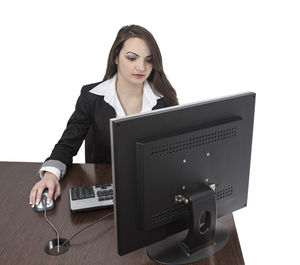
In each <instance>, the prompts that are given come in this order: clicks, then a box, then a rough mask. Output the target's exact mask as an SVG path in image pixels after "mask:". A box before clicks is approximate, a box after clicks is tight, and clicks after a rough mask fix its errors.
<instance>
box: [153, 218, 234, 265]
mask: <svg viewBox="0 0 300 265" xmlns="http://www.w3.org/2000/svg"><path fill="white" fill-rule="evenodd" d="M187 232H188V231H187V230H185V231H182V232H180V233H178V234H175V235H172V236H170V237H168V238H166V239H165V240H162V241H160V242H158V243H155V244H153V245H151V246H148V247H147V254H148V256H149V257H150V258H151V259H152V260H154V261H156V262H158V263H160V264H169V265H171V264H172V265H180V264H190V263H193V262H197V261H200V260H203V259H205V258H207V257H209V256H212V255H214V254H215V253H217V252H218V251H220V250H221V249H222V248H223V247H225V245H226V244H227V242H228V240H229V233H228V230H227V228H226V227H225V226H224V225H223V224H221V223H220V222H218V221H217V223H216V230H215V237H214V243H213V244H211V245H209V246H206V247H203V248H201V249H199V250H197V251H195V252H193V253H192V254H191V255H189V254H188V253H187V252H186V251H185V249H184V248H183V247H182V245H181V242H182V241H183V240H184V239H185V238H186V235H187Z"/></svg>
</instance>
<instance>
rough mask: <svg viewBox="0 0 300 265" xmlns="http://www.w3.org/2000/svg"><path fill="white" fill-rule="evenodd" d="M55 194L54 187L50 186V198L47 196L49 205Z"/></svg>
mask: <svg viewBox="0 0 300 265" xmlns="http://www.w3.org/2000/svg"><path fill="white" fill-rule="evenodd" d="M53 193H54V186H53V185H50V186H48V196H47V203H50V201H51V199H52V197H53Z"/></svg>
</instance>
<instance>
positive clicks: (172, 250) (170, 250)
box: [147, 184, 229, 264]
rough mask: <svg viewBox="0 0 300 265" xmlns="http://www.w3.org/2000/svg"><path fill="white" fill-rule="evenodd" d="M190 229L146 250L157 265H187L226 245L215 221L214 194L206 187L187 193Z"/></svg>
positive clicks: (226, 236) (221, 227)
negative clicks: (158, 264)
mask: <svg viewBox="0 0 300 265" xmlns="http://www.w3.org/2000/svg"><path fill="white" fill-rule="evenodd" d="M184 197H185V198H187V199H188V200H187V202H188V209H189V228H188V230H185V231H182V232H180V233H177V234H175V235H172V236H169V237H168V238H166V239H165V240H162V241H160V242H157V243H155V244H153V245H151V246H148V247H147V254H148V256H149V257H150V258H151V259H152V260H154V261H156V262H158V263H160V264H190V263H193V262H197V261H200V260H203V259H205V258H207V257H209V256H212V255H214V254H215V253H217V252H218V251H220V250H221V249H222V248H223V247H225V245H226V244H227V242H228V239H229V232H228V230H227V228H226V227H225V226H224V225H223V224H221V223H219V222H218V221H217V220H216V201H215V197H214V191H213V190H212V189H211V188H210V187H209V186H208V185H205V184H202V185H200V186H198V187H196V188H195V186H194V187H193V188H189V189H186V192H185V194H184Z"/></svg>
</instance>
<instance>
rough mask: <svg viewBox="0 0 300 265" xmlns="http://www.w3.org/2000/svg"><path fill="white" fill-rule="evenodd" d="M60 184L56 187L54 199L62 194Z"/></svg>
mask: <svg viewBox="0 0 300 265" xmlns="http://www.w3.org/2000/svg"><path fill="white" fill-rule="evenodd" d="M60 192H61V191H60V185H59V184H57V186H56V189H55V193H54V199H55V200H56V199H57V198H58V197H59V196H60Z"/></svg>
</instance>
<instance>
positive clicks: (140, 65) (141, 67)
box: [136, 60, 146, 72]
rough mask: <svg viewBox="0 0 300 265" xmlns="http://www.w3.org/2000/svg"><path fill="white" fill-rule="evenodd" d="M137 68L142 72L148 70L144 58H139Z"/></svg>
mask: <svg viewBox="0 0 300 265" xmlns="http://www.w3.org/2000/svg"><path fill="white" fill-rule="evenodd" d="M136 69H137V70H138V71H140V72H143V71H145V70H146V65H145V61H144V60H137V64H136Z"/></svg>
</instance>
